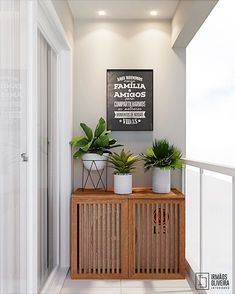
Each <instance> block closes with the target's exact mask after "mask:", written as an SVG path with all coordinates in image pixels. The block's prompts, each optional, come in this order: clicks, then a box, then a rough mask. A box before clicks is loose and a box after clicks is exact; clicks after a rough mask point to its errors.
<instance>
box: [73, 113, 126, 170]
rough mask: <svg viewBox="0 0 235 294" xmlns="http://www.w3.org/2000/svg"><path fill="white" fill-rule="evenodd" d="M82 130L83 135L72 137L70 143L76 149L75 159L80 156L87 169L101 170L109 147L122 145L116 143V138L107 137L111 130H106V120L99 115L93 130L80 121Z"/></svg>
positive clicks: (108, 152)
mask: <svg viewBox="0 0 235 294" xmlns="http://www.w3.org/2000/svg"><path fill="white" fill-rule="evenodd" d="M80 126H81V128H82V129H83V131H84V134H85V135H83V136H80V137H73V138H72V140H71V142H70V144H71V146H72V147H73V148H75V149H76V151H75V152H74V154H73V157H74V158H75V159H77V158H81V159H82V161H83V164H84V166H85V168H86V169H88V170H101V169H103V168H104V166H105V163H106V161H107V157H108V155H109V154H111V152H110V149H112V148H115V147H119V146H123V145H118V144H116V140H114V139H111V138H109V136H108V135H109V134H110V133H111V131H107V129H106V122H105V120H104V119H103V118H102V117H101V118H100V119H99V122H98V124H97V125H96V128H95V131H94V132H93V131H92V129H91V128H90V127H88V126H87V125H86V124H85V123H80Z"/></svg>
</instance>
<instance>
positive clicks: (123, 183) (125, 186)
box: [108, 149, 140, 194]
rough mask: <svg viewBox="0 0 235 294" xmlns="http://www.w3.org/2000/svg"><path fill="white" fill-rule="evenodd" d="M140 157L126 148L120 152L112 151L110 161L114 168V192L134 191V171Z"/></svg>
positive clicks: (128, 192) (127, 192)
mask: <svg viewBox="0 0 235 294" xmlns="http://www.w3.org/2000/svg"><path fill="white" fill-rule="evenodd" d="M139 160H140V158H139V156H137V155H133V153H131V152H130V151H128V152H125V151H124V149H123V150H122V151H121V152H120V153H116V152H114V153H112V154H111V155H110V156H109V159H108V162H109V163H111V165H112V167H113V168H114V193H116V194H130V193H132V174H131V173H132V172H133V171H134V169H135V163H136V162H137V161H139Z"/></svg>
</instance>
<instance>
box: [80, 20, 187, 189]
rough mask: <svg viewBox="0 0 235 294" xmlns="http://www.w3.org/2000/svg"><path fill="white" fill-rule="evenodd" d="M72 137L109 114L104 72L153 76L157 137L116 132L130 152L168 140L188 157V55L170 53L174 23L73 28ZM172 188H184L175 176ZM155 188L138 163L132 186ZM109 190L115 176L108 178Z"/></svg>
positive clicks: (114, 23)
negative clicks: (134, 71) (145, 70)
mask: <svg viewBox="0 0 235 294" xmlns="http://www.w3.org/2000/svg"><path fill="white" fill-rule="evenodd" d="M74 41H75V73H74V74H75V76H74V86H75V87H74V135H80V134H81V130H80V127H79V123H80V122H86V123H87V124H88V125H90V126H92V127H94V126H95V124H96V122H97V121H98V119H99V117H100V116H103V117H104V118H105V113H106V70H107V69H109V68H130V69H131V68H132V69H138V68H140V69H141V68H149V69H153V70H154V131H153V132H113V133H112V136H113V137H114V138H116V139H118V141H119V142H120V143H123V144H125V146H126V147H125V148H126V149H130V150H133V151H134V152H135V153H139V152H144V151H145V149H146V148H147V147H149V146H151V144H152V141H153V139H154V138H167V139H169V141H170V142H172V143H174V144H176V145H177V146H178V147H179V148H181V149H182V151H183V152H185V141H186V139H185V83H186V78H185V49H182V48H178V49H172V48H171V24H170V22H146V21H112V22H79V21H77V22H76V23H75V38H74ZM174 174H175V175H174V176H173V186H176V187H180V182H181V179H180V174H179V173H174ZM74 180H75V182H74V186H75V188H76V187H78V186H80V185H81V164H80V162H79V161H78V162H75V164H74ZM150 184H151V173H150V172H148V173H144V170H143V164H142V163H140V164H139V166H138V169H137V171H136V173H135V175H134V186H146V185H150ZM109 185H110V186H111V185H112V176H111V175H109Z"/></svg>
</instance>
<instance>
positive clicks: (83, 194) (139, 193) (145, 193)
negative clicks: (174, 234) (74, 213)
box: [72, 188, 184, 200]
mask: <svg viewBox="0 0 235 294" xmlns="http://www.w3.org/2000/svg"><path fill="white" fill-rule="evenodd" d="M72 198H86V199H89V198H95V199H97V200H98V199H101V198H105V199H143V198H146V199H163V200H166V199H167V200H170V199H184V195H183V194H182V193H181V192H179V191H178V190H176V189H172V190H171V192H170V193H166V194H163V193H153V192H152V190H151V189H150V188H134V189H133V192H132V194H124V195H118V194H114V192H113V191H111V190H108V191H104V190H99V189H97V190H94V189H85V190H84V191H82V189H77V190H76V191H75V192H73V194H72Z"/></svg>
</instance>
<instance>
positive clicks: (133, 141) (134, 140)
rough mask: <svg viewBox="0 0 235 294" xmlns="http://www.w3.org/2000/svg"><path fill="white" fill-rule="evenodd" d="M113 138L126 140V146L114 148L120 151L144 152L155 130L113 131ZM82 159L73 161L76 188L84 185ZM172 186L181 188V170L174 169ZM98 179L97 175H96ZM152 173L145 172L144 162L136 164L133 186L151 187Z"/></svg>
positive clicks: (110, 178) (109, 170) (111, 187)
mask: <svg viewBox="0 0 235 294" xmlns="http://www.w3.org/2000/svg"><path fill="white" fill-rule="evenodd" d="M112 138H114V139H116V140H117V141H118V142H119V143H122V142H125V146H124V147H119V148H116V149H115V150H114V152H115V151H118V152H119V151H120V150H121V149H122V148H124V149H125V150H126V151H127V150H131V151H133V150H134V152H135V154H140V153H144V152H145V151H146V149H147V148H148V147H150V146H151V144H149V142H153V140H154V139H155V138H154V137H153V132H151V131H150V132H146V131H145V132H128V131H126V132H112ZM81 171H82V161H81V160H74V161H73V172H74V185H73V186H74V190H76V189H77V188H78V187H81V186H82V172H81ZM171 174H172V182H171V183H172V187H174V188H177V189H179V190H181V185H180V183H181V171H178V170H177V171H172V173H171ZM94 178H95V179H96V177H95V176H94ZM151 179H152V173H151V170H150V171H148V172H145V170H144V163H143V161H140V162H138V163H137V165H136V170H135V173H134V174H133V187H151V185H152V183H151ZM87 187H92V184H91V182H90V181H88V184H87ZM108 188H110V189H113V170H112V168H108Z"/></svg>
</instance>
